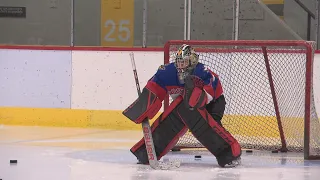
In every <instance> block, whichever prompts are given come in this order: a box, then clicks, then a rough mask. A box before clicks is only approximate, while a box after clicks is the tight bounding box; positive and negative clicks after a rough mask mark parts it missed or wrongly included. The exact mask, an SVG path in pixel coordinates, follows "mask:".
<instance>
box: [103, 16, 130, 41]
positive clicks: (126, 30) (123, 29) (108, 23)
mask: <svg viewBox="0 0 320 180" xmlns="http://www.w3.org/2000/svg"><path fill="white" fill-rule="evenodd" d="M124 25H129V20H120V22H119V29H118V34H119V35H118V39H119V40H120V41H122V42H126V41H128V40H129V39H130V29H129V28H128V27H124ZM108 26H111V29H110V31H109V32H108V33H107V34H106V36H105V37H104V40H105V41H108V42H115V41H116V38H112V37H110V36H111V35H112V34H113V33H114V31H115V30H116V23H115V22H114V21H113V20H111V19H109V20H107V21H106V22H105V23H104V27H105V28H106V27H108ZM123 32H124V33H125V35H124V36H123V35H121V34H122V33H123Z"/></svg>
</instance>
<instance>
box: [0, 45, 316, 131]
mask: <svg viewBox="0 0 320 180" xmlns="http://www.w3.org/2000/svg"><path fill="white" fill-rule="evenodd" d="M24 48H25V47H20V49H19V48H18V49H15V48H12V49H10V50H9V49H5V48H2V49H1V48H0V53H1V57H4V58H1V59H0V63H1V65H2V67H4V70H2V69H1V71H0V78H2V81H3V84H2V87H1V88H0V94H1V101H0V106H1V107H0V124H10V125H26V126H56V127H58V126H60V127H85V128H105V129H116V130H140V129H141V126H140V125H136V124H134V123H132V122H130V121H129V120H128V119H126V118H125V117H124V116H123V115H122V114H121V112H122V110H123V109H125V108H126V107H127V106H128V105H129V104H131V103H132V102H133V101H134V100H135V99H136V98H137V92H136V87H135V83H134V78H133V73H132V67H131V63H130V56H129V54H130V52H133V53H134V55H135V60H136V66H137V69H138V75H139V81H140V86H141V87H143V86H144V85H145V84H146V82H147V81H148V79H149V78H150V77H151V76H152V75H153V74H154V72H155V71H156V70H157V68H158V66H159V65H161V64H162V63H163V50H162V49H160V48H159V49H156V48H118V49H117V48H113V49H112V48H111V49H110V48H109V49H108V48H64V47H59V48H55V47H46V49H37V47H31V49H30V47H29V48H26V49H24ZM319 61H320V55H318V54H317V55H316V56H315V65H314V74H315V75H314V92H316V94H315V99H316V108H319V105H318V104H319V103H320V102H319V101H318V100H317V99H319V98H318V94H317V92H320V88H319V87H318V86H319V85H320V79H319V77H320V76H319V72H320V66H319V63H318V62H319ZM252 98H254V97H252ZM259 98H261V97H257V99H259ZM247 107H253V108H252V109H253V112H252V114H250V115H245V114H232V115H228V114H227V115H225V119H224V124H226V127H227V128H228V130H229V131H230V132H238V133H239V134H240V135H254V134H257V132H261V131H264V132H263V133H262V134H264V135H265V136H268V137H274V136H278V135H277V133H278V130H277V129H272V130H270V129H265V128H260V127H259V125H261V124H265V123H261V122H266V123H269V125H270V126H272V127H277V121H276V120H275V118H274V117H270V116H267V115H266V114H261V110H260V109H256V110H255V109H254V108H257V107H255V106H250V105H248V106H247ZM234 109H236V108H234ZM252 109H251V110H252ZM318 112H319V111H318ZM231 113H232V112H231ZM240 116H241V118H240ZM236 121H241V122H242V123H239V125H236V126H235V125H234V124H233V125H232V126H230V127H228V124H231V123H233V122H236ZM298 121H299V122H303V119H299V120H298ZM246 124H256V127H257V128H256V129H251V130H250V131H248V130H247V129H246V126H245V125H246ZM301 125H302V124H301ZM232 128H234V129H232Z"/></svg>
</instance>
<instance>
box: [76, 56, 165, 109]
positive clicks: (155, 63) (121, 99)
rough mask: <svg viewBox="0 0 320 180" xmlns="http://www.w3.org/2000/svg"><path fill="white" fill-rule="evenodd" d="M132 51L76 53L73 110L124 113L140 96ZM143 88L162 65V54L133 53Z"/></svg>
mask: <svg viewBox="0 0 320 180" xmlns="http://www.w3.org/2000/svg"><path fill="white" fill-rule="evenodd" d="M129 53H130V52H119V51H109V52H104V51H100V52H94V51H74V52H73V53H72V54H73V58H72V67H73V74H72V76H73V81H72V108H74V109H96V110H101V109H109V110H122V109H125V108H126V106H128V105H129V104H130V103H132V102H133V101H134V100H135V99H136V98H137V97H138V95H137V90H136V85H135V80H134V76H133V72H132V66H131V61H130V56H129ZM134 57H135V61H136V66H137V71H138V76H139V81H140V86H141V88H142V87H144V86H145V85H146V83H147V81H148V79H149V78H150V77H151V76H152V75H153V74H154V72H155V71H156V70H157V68H158V67H159V66H160V64H161V63H163V60H162V59H163V52H135V53H134Z"/></svg>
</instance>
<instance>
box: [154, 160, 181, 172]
mask: <svg viewBox="0 0 320 180" xmlns="http://www.w3.org/2000/svg"><path fill="white" fill-rule="evenodd" d="M180 164H181V163H180V162H179V161H170V162H160V161H159V162H158V163H156V164H150V166H151V168H153V169H156V170H169V169H175V168H179V167H180Z"/></svg>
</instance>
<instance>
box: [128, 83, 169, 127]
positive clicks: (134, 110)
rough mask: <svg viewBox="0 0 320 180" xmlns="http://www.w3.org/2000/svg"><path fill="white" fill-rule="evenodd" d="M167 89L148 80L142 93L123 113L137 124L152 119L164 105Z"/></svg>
mask: <svg viewBox="0 0 320 180" xmlns="http://www.w3.org/2000/svg"><path fill="white" fill-rule="evenodd" d="M164 96H165V90H164V89H162V88H161V87H160V86H158V85H157V84H156V83H154V82H148V83H147V85H146V87H144V88H143V90H142V93H141V95H140V96H139V97H138V99H136V100H135V101H134V102H133V103H132V104H131V105H130V106H129V107H128V108H126V109H125V110H124V111H123V112H122V114H123V115H124V116H126V117H127V118H129V119H130V120H131V121H133V122H135V123H136V124H139V123H141V122H142V121H144V120H145V119H146V118H149V119H152V118H153V117H154V116H155V115H156V114H157V112H158V111H159V110H160V108H161V106H162V100H163V99H164Z"/></svg>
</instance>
